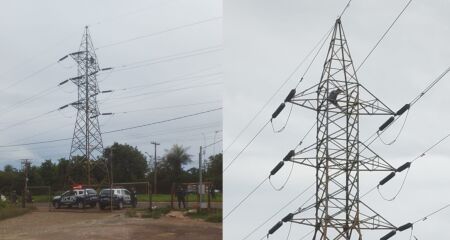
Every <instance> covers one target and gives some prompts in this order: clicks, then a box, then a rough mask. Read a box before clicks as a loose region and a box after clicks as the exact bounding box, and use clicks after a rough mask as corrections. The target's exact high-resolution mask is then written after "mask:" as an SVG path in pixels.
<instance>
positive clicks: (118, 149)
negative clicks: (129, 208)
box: [0, 143, 222, 202]
mask: <svg viewBox="0 0 450 240" xmlns="http://www.w3.org/2000/svg"><path fill="white" fill-rule="evenodd" d="M187 150H188V148H185V147H183V146H181V145H174V146H173V147H172V148H170V149H168V150H166V152H165V154H164V156H163V158H162V160H161V161H159V163H158V169H157V181H158V193H161V194H158V195H154V201H170V193H171V191H172V185H173V184H174V183H182V182H197V181H198V175H199V171H198V168H195V167H193V168H189V169H187V168H186V166H187V165H188V164H189V163H191V162H192V156H190V155H189V154H188V153H187ZM111 151H112V159H110V156H111ZM110 161H112V165H113V169H114V170H113V176H114V182H134V181H150V182H152V180H153V176H154V175H153V173H154V171H155V169H153V168H151V167H150V166H153V164H150V166H149V164H148V159H146V157H145V156H144V154H143V153H142V152H141V151H140V150H139V149H137V148H136V147H132V146H130V145H128V144H119V143H114V144H113V145H112V146H110V147H107V148H105V151H104V154H103V157H102V158H100V159H99V160H95V161H93V163H92V165H91V166H93V170H92V182H93V184H104V185H107V183H108V182H109V180H108V174H107V172H106V171H105V168H106V166H109V165H110V163H111V162H110ZM84 166H85V162H84V160H83V159H82V158H81V157H74V158H73V159H72V160H71V161H69V160H67V159H64V158H61V159H58V160H56V161H52V160H50V159H49V160H45V161H44V162H42V163H41V164H40V165H34V166H32V167H31V168H30V171H29V181H28V185H29V186H50V187H51V189H52V194H55V193H61V192H63V191H65V190H67V189H69V188H70V186H71V185H73V184H78V183H85V182H86V178H87V177H86V172H85V168H84ZM221 175H222V154H218V155H216V156H212V157H210V158H209V160H208V161H206V169H205V170H204V172H203V176H204V181H211V182H213V183H214V188H215V189H219V190H221V189H222V177H221ZM23 179H24V173H23V171H22V170H18V169H15V168H14V167H12V166H10V165H6V166H5V167H4V169H3V171H1V170H0V193H1V194H4V195H6V196H10V195H11V193H12V192H13V191H16V193H17V195H20V194H21V193H22V190H23V184H24V181H23ZM140 187H141V188H140V189H136V190H137V192H138V197H139V199H142V200H145V199H146V198H147V196H145V192H146V191H147V189H146V186H140ZM31 192H32V195H33V200H34V201H38V202H41V201H47V195H48V189H44V188H43V189H32V190H31ZM143 193H144V194H143ZM194 199H196V197H195V196H193V197H190V196H188V200H189V201H196V200H194ZM216 199H221V196H216Z"/></svg>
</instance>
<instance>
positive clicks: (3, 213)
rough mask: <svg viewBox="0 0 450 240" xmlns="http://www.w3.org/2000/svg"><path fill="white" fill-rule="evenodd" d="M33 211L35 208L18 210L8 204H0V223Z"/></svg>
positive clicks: (18, 208)
mask: <svg viewBox="0 0 450 240" xmlns="http://www.w3.org/2000/svg"><path fill="white" fill-rule="evenodd" d="M34 209H35V207H27V208H20V207H16V206H12V205H9V204H0V221H1V220H5V219H8V218H13V217H18V216H21V215H24V214H26V213H28V212H31V211H32V210H34Z"/></svg>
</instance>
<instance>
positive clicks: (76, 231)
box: [0, 210, 222, 240]
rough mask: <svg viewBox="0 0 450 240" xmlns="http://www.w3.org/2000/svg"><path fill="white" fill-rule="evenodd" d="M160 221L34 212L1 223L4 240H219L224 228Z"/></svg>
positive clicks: (121, 214) (117, 214)
mask: <svg viewBox="0 0 450 240" xmlns="http://www.w3.org/2000/svg"><path fill="white" fill-rule="evenodd" d="M169 215H172V216H164V217H161V218H160V219H150V218H129V217H125V216H124V211H120V212H114V213H109V212H81V211H66V212H48V211H44V210H41V211H34V212H32V213H29V214H26V215H24V216H20V217H15V218H11V219H6V220H3V221H0V239H2V240H19V239H20V240H41V239H42V240H44V239H45V240H61V239H64V240H72V239H73V240H80V239H81V240H91V239H95V240H99V239H108V240H115V239H117V240H126V239H130V240H131V239H133V240H144V239H151V240H174V239H183V240H216V239H222V224H219V223H208V222H204V221H202V220H195V219H190V218H183V217H179V216H177V214H169Z"/></svg>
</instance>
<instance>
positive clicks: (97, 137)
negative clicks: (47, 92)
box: [58, 26, 112, 185]
mask: <svg viewBox="0 0 450 240" xmlns="http://www.w3.org/2000/svg"><path fill="white" fill-rule="evenodd" d="M67 57H71V58H72V59H73V60H74V61H75V62H76V63H77V64H78V70H77V76H75V77H72V78H69V79H67V80H65V81H63V82H61V83H60V84H59V85H63V84H65V83H67V82H69V81H71V82H73V83H74V84H75V85H76V86H77V88H78V100H77V101H75V102H72V103H70V104H66V105H64V106H62V107H60V108H59V109H63V108H66V107H68V106H73V107H74V108H76V109H77V117H76V122H75V127H74V131H73V138H72V145H71V148H70V156H69V159H70V160H71V161H73V160H75V159H74V157H77V156H80V157H83V158H82V159H81V161H82V164H83V165H84V166H85V169H86V181H87V184H88V185H91V171H92V166H91V161H93V160H95V159H96V158H97V157H98V156H101V155H102V154H103V141H102V135H101V131H100V124H99V121H98V116H99V115H111V113H103V114H102V113H100V111H99V108H98V104H97V95H98V94H100V93H106V92H111V91H103V92H102V91H100V89H99V86H98V82H97V73H98V72H100V71H105V70H110V69H112V68H103V69H101V68H100V67H99V64H98V60H97V56H96V54H95V48H94V45H93V44H92V39H91V36H90V34H89V29H88V27H87V26H86V27H85V31H84V34H83V37H82V41H81V44H80V48H79V50H78V51H77V52H73V53H70V54H68V55H66V56H64V57H62V58H61V59H59V60H58V62H60V61H62V60H64V59H66V58H67ZM105 169H107V166H106V164H105Z"/></svg>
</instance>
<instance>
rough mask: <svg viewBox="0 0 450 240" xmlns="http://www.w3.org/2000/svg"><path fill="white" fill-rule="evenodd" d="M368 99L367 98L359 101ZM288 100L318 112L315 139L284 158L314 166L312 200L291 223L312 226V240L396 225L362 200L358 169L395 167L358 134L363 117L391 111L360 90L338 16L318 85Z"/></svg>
mask: <svg viewBox="0 0 450 240" xmlns="http://www.w3.org/2000/svg"><path fill="white" fill-rule="evenodd" d="M363 98H367V100H362V99H363ZM287 101H288V102H291V103H293V104H296V105H299V106H302V107H305V108H308V109H311V110H314V111H316V121H317V132H316V143H315V144H312V145H310V146H308V147H306V148H303V149H302V150H300V151H298V152H294V151H291V152H290V153H289V154H288V156H286V158H285V159H284V160H285V161H293V162H296V163H299V164H302V165H306V166H310V167H313V168H315V170H316V194H315V203H314V204H311V205H309V206H307V207H304V208H300V209H298V211H297V212H295V213H294V214H292V215H291V216H290V217H289V218H290V219H289V220H290V221H292V222H296V223H299V224H303V225H308V226H312V227H314V228H315V232H314V237H313V239H321V240H325V239H359V240H361V239H362V234H361V230H375V229H395V226H394V225H393V224H391V223H390V222H389V221H387V220H386V219H384V218H383V217H381V216H380V215H379V214H377V213H376V212H375V211H373V210H372V209H371V208H369V207H368V206H367V205H365V204H364V203H363V202H362V201H361V200H360V192H359V175H360V172H362V171H395V168H393V167H392V166H391V165H390V164H389V163H387V162H386V161H385V160H383V159H382V158H381V157H380V156H378V155H377V154H376V153H374V152H373V151H372V150H370V149H369V148H368V146H366V145H365V144H364V143H362V142H361V141H360V136H359V123H360V121H359V117H360V116H361V115H395V113H394V112H393V111H392V110H391V109H389V108H388V107H387V106H386V105H385V104H383V103H382V102H381V101H380V100H379V99H378V98H376V97H375V96H374V95H373V94H372V93H370V92H369V91H368V90H367V89H366V88H364V87H363V86H362V85H361V84H360V83H359V82H358V79H357V76H356V71H355V68H354V66H353V61H352V58H351V55H350V51H349V48H348V45H347V40H346V37H345V34H344V31H343V28H342V24H341V20H340V19H337V20H336V23H335V27H334V30H333V32H332V37H331V42H330V46H329V49H328V53H327V57H326V61H325V63H324V68H323V72H322V76H321V79H320V82H319V84H316V85H314V86H312V87H310V88H308V89H306V90H304V91H303V92H300V93H295V91H294V90H293V92H291V93H290V96H288V98H287Z"/></svg>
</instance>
